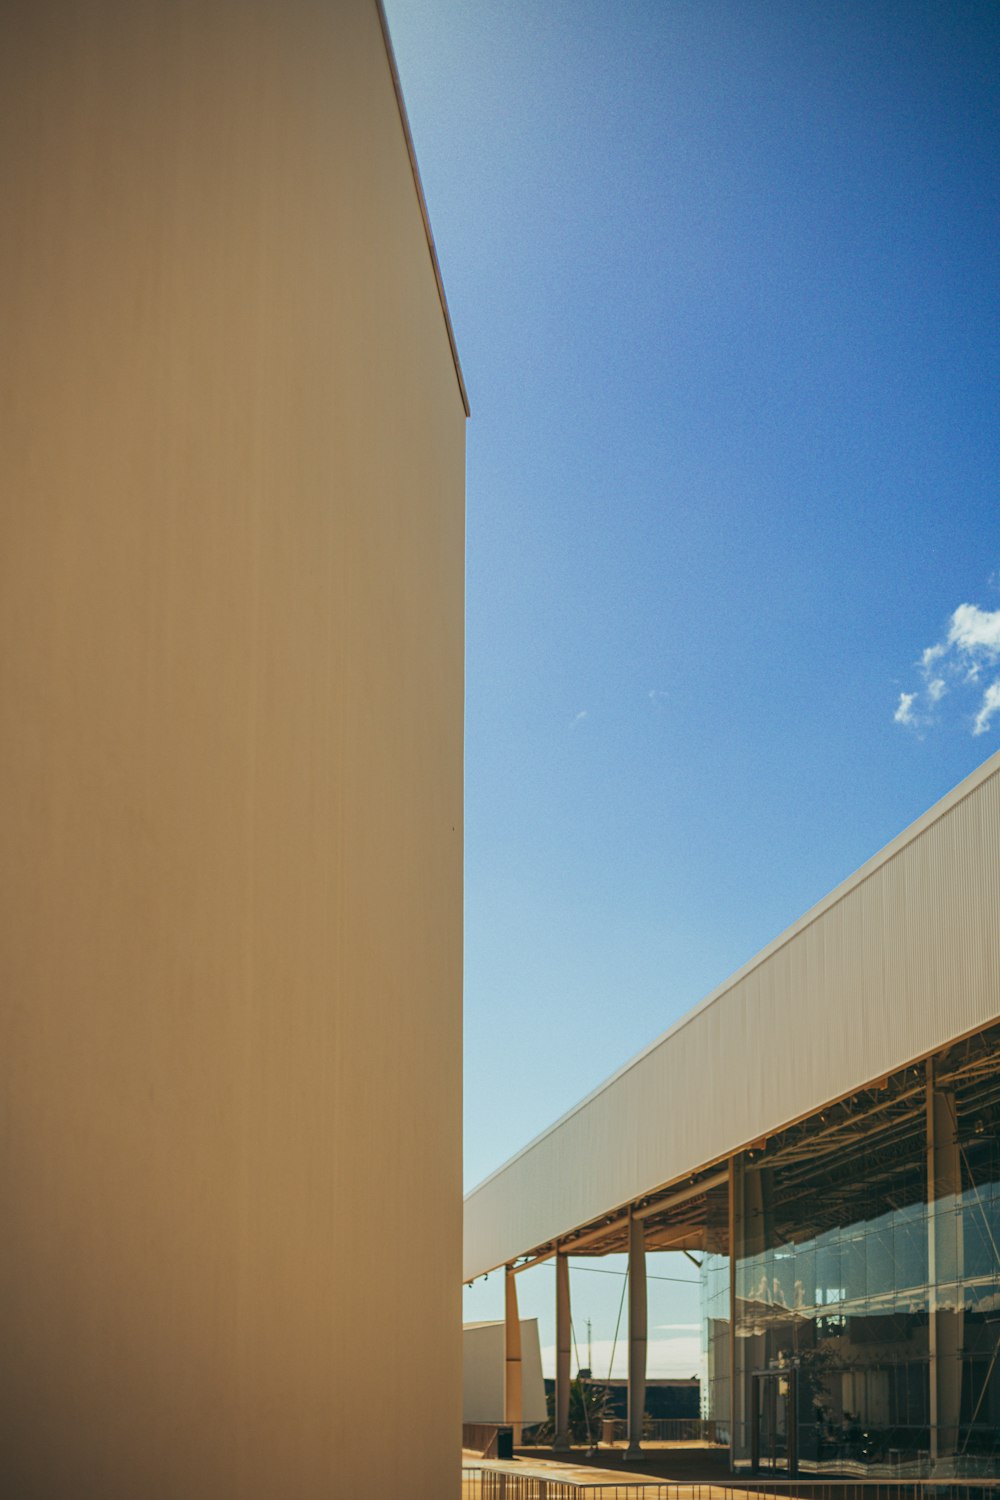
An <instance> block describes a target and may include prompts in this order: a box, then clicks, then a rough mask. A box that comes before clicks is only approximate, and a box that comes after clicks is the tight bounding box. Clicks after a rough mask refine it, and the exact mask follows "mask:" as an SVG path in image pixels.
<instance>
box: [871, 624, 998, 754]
mask: <svg viewBox="0 0 1000 1500" xmlns="http://www.w3.org/2000/svg"><path fill="white" fill-rule="evenodd" d="M998 661H1000V609H981V608H980V607H979V605H978V604H960V605H959V606H958V608H957V609H956V610H954V611H953V612H952V615H951V618H950V619H949V621H948V627H947V630H946V632H945V635H944V638H943V639H942V640H940V641H936V642H935V643H934V645H932V646H927V647H926V648H925V650H924V651H922V652H921V654H920V660H919V661H918V663H917V666H918V667H919V669H920V675H921V676H922V677H923V679H924V685H923V687H919V686H918V687H916V688H915V689H914V691H913V692H912V693H900V695H899V702H898V703H897V704H896V708H895V712H894V713H893V716H892V717H893V720H894V722H895V723H897V724H902V725H903V726H904V727H905V728H907V729H913V730H916V731H917V732H918V734H920V732H921V731H922V730H924V729H926V728H928V727H929V726H930V725H932V724H934V723H935V722H936V721H937V720H938V718H939V714H940V706H941V701H942V699H943V698H944V697H945V696H946V695H948V694H949V693H951V692H952V691H953V690H954V691H956V692H957V693H959V694H960V693H961V691H962V690H963V689H966V688H969V687H976V686H977V685H978V683H979V681H980V679H981V676H982V673H983V670H984V668H987V669H988V668H990V667H994V666H995V665H996V664H997V662H998ZM997 712H1000V679H997V681H995V682H993V683H991V684H990V686H989V687H988V688H987V689H986V692H985V694H984V695H983V697H982V699H981V701H980V703H979V705H978V711H976V712H975V715H974V717H973V718H972V721H971V726H972V733H973V734H985V733H986V731H987V730H988V729H989V727H990V720H991V719H992V717H993V715H994V714H996V713H997ZM966 722H967V723H968V722H969V721H968V720H966Z"/></svg>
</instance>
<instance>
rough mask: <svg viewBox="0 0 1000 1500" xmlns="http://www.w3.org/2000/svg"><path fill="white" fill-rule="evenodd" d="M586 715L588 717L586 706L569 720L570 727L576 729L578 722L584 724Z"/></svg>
mask: <svg viewBox="0 0 1000 1500" xmlns="http://www.w3.org/2000/svg"><path fill="white" fill-rule="evenodd" d="M586 717H587V710H586V709H585V708H581V710H580V712H579V713H578V714H574V715H573V717H572V718H571V719H570V721H569V727H570V729H575V728H576V726H577V725H578V724H582V723H583V721H584V719H585V718H586Z"/></svg>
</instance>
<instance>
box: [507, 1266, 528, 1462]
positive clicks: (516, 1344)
mask: <svg viewBox="0 0 1000 1500" xmlns="http://www.w3.org/2000/svg"><path fill="white" fill-rule="evenodd" d="M503 1348H504V1385H503V1419H504V1421H505V1422H506V1423H507V1425H508V1427H512V1428H513V1429H514V1446H515V1448H518V1447H520V1445H521V1423H522V1421H523V1419H524V1402H523V1394H522V1392H523V1383H522V1374H521V1319H520V1317H519V1316H518V1311H517V1281H516V1279H515V1277H514V1268H513V1266H508V1267H507V1269H506V1272H505V1274H504V1340H503Z"/></svg>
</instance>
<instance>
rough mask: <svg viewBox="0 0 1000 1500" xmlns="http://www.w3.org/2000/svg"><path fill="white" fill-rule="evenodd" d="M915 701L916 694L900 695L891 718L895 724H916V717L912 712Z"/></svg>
mask: <svg viewBox="0 0 1000 1500" xmlns="http://www.w3.org/2000/svg"><path fill="white" fill-rule="evenodd" d="M916 701H917V695H916V693H900V695H899V704H898V706H897V708H896V712H895V713H894V714H893V716H892V717H893V718H894V719H895V721H896V723H897V724H915V723H916V722H917V716H916V714H915V713H914V712H913V705H914V703H915V702H916Z"/></svg>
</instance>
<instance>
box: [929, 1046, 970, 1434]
mask: <svg viewBox="0 0 1000 1500" xmlns="http://www.w3.org/2000/svg"><path fill="white" fill-rule="evenodd" d="M961 1194H962V1161H961V1156H960V1153H959V1149H958V1116H957V1113H956V1110H955V1096H954V1094H953V1093H950V1092H947V1091H945V1090H943V1089H939V1088H938V1087H937V1086H936V1081H935V1077H934V1064H933V1062H932V1061H931V1062H928V1064H927V1281H928V1284H929V1287H930V1292H929V1306H928V1312H929V1318H928V1326H927V1335H928V1348H929V1354H930V1392H929V1394H930V1426H931V1431H930V1449H931V1462H932V1463H935V1464H936V1463H937V1462H938V1460H939V1459H947V1458H949V1457H951V1456H953V1455H954V1453H955V1451H956V1449H957V1446H958V1429H959V1422H960V1419H961V1409H962V1337H963V1331H964V1325H965V1309H964V1294H965V1287H964V1258H965V1257H964V1235H963V1232H962V1215H961V1211H960V1200H961Z"/></svg>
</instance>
